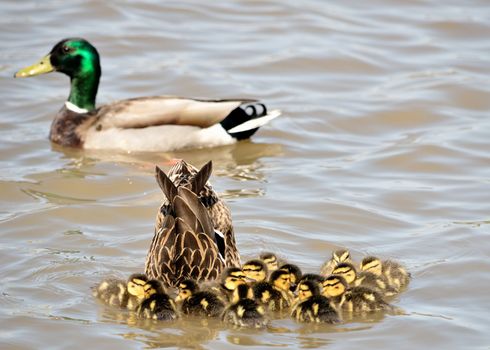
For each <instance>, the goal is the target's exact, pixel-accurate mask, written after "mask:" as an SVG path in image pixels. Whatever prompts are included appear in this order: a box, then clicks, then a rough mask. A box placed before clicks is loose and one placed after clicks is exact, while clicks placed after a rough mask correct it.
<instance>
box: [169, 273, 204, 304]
mask: <svg viewBox="0 0 490 350" xmlns="http://www.w3.org/2000/svg"><path fill="white" fill-rule="evenodd" d="M198 290H199V285H198V284H197V282H196V281H195V280H193V279H192V278H188V279H185V280H183V281H182V282H180V283H179V294H178V295H177V296H176V297H175V301H176V302H181V301H184V300H186V299H187V298H189V297H191V296H192V294H194V293H195V292H197V291H198Z"/></svg>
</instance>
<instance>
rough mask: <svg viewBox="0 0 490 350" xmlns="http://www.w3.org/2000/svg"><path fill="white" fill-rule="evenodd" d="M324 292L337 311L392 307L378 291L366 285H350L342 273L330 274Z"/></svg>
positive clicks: (359, 310)
mask: <svg viewBox="0 0 490 350" xmlns="http://www.w3.org/2000/svg"><path fill="white" fill-rule="evenodd" d="M322 294H323V295H324V296H325V297H327V298H328V299H329V300H330V303H331V305H332V306H333V307H334V308H335V309H336V310H337V311H340V310H342V311H344V312H348V313H363V312H370V311H377V310H391V309H392V307H391V305H390V304H388V303H387V302H386V301H385V300H384V299H383V297H382V296H381V294H379V293H378V292H376V291H373V290H372V289H369V288H365V287H349V284H348V283H347V281H346V280H345V278H343V277H342V276H340V275H330V276H328V277H327V278H326V279H325V280H324V281H323V291H322Z"/></svg>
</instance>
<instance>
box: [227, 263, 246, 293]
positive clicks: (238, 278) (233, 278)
mask: <svg viewBox="0 0 490 350" xmlns="http://www.w3.org/2000/svg"><path fill="white" fill-rule="evenodd" d="M246 278H247V276H245V274H244V273H243V271H242V269H240V268H239V267H229V268H227V269H226V270H225V271H224V272H223V274H222V275H221V285H222V286H223V287H224V288H225V289H227V290H229V291H233V290H235V289H236V287H237V286H239V285H241V284H245V283H246Z"/></svg>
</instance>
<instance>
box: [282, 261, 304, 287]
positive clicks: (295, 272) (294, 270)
mask: <svg viewBox="0 0 490 350" xmlns="http://www.w3.org/2000/svg"><path fill="white" fill-rule="evenodd" d="M279 270H284V271H287V272H288V273H289V276H290V278H289V282H290V284H291V291H294V290H296V285H297V284H298V282H299V280H300V279H301V276H303V273H302V272H301V269H300V268H299V266H297V265H294V264H284V265H281V266H280V267H279Z"/></svg>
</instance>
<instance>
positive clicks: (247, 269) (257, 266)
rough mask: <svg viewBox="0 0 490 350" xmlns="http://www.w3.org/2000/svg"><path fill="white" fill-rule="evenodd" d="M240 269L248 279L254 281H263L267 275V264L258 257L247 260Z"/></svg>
mask: <svg viewBox="0 0 490 350" xmlns="http://www.w3.org/2000/svg"><path fill="white" fill-rule="evenodd" d="M242 271H243V273H244V274H245V276H246V277H247V278H248V279H250V280H252V281H254V282H262V281H265V280H266V279H267V276H268V270H267V264H266V263H265V262H264V261H262V260H260V259H253V260H249V261H247V262H246V263H245V264H243V266H242Z"/></svg>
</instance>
